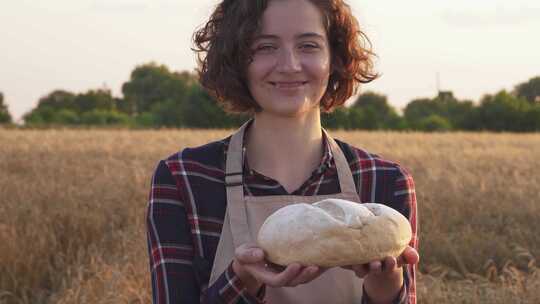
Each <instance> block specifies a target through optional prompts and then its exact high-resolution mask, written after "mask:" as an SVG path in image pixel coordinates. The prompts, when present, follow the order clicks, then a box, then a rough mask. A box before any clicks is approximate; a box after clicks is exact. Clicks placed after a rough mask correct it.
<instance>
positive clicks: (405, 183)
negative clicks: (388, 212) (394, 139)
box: [393, 166, 418, 304]
mask: <svg viewBox="0 0 540 304" xmlns="http://www.w3.org/2000/svg"><path fill="white" fill-rule="evenodd" d="M393 197H394V199H393V203H394V204H395V206H396V209H397V210H398V211H400V212H401V213H402V214H403V215H404V216H405V217H406V218H407V219H408V220H409V223H410V224H411V231H412V238H411V241H410V243H409V246H411V247H413V248H414V249H416V251H418V231H417V227H418V222H417V206H416V192H415V187H414V180H413V178H412V176H411V175H410V174H409V172H407V170H405V169H404V168H402V167H399V166H398V174H397V177H396V179H395V183H394V190H393ZM403 279H404V280H403V281H404V286H403V288H402V290H401V292H400V294H399V296H398V297H397V298H396V300H395V302H394V303H408V304H416V265H405V266H404V267H403Z"/></svg>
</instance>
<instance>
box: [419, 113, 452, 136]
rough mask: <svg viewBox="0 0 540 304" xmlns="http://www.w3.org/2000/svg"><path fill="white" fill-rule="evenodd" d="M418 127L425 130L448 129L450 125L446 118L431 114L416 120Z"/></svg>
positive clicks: (438, 130) (439, 130)
mask: <svg viewBox="0 0 540 304" xmlns="http://www.w3.org/2000/svg"><path fill="white" fill-rule="evenodd" d="M418 129H419V130H421V131H427V132H441V131H450V130H451V129H452V125H451V124H450V122H448V120H447V119H446V118H444V117H441V116H439V115H437V114H432V115H429V116H428V117H425V118H423V119H421V120H420V121H419V122H418Z"/></svg>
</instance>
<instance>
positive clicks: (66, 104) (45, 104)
mask: <svg viewBox="0 0 540 304" xmlns="http://www.w3.org/2000/svg"><path fill="white" fill-rule="evenodd" d="M75 97H76V95H75V94H73V93H71V92H68V91H64V90H55V91H52V92H51V93H49V94H48V95H45V96H43V97H41V98H40V99H39V101H38V104H37V106H36V107H35V108H34V109H32V110H31V111H30V112H29V113H26V114H25V115H24V116H23V120H24V123H25V124H26V125H47V124H56V123H63V122H66V121H72V120H78V119H75V118H73V113H77V112H78V110H77V106H76V105H75V102H74V100H75ZM60 111H64V112H62V113H60V114H58V112H60ZM66 111H70V112H66ZM68 113H69V114H68ZM68 117H71V118H68Z"/></svg>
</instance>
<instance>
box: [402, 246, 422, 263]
mask: <svg viewBox="0 0 540 304" xmlns="http://www.w3.org/2000/svg"><path fill="white" fill-rule="evenodd" d="M419 260H420V255H419V254H418V251H416V249H414V248H412V247H410V246H408V247H407V248H405V250H403V253H401V255H400V256H399V257H398V258H397V264H398V267H401V266H403V265H406V264H409V265H414V264H417V263H418V262H419Z"/></svg>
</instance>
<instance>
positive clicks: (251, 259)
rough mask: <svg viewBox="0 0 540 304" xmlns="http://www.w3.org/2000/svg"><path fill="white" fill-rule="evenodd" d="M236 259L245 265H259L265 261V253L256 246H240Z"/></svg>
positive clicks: (236, 251)
mask: <svg viewBox="0 0 540 304" xmlns="http://www.w3.org/2000/svg"><path fill="white" fill-rule="evenodd" d="M235 256H236V259H237V260H238V261H239V262H240V263H243V264H246V263H248V264H251V263H257V262H261V261H263V260H264V252H263V251H262V249H260V248H258V247H255V246H247V245H245V244H244V245H240V246H239V247H238V248H236V250H235Z"/></svg>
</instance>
